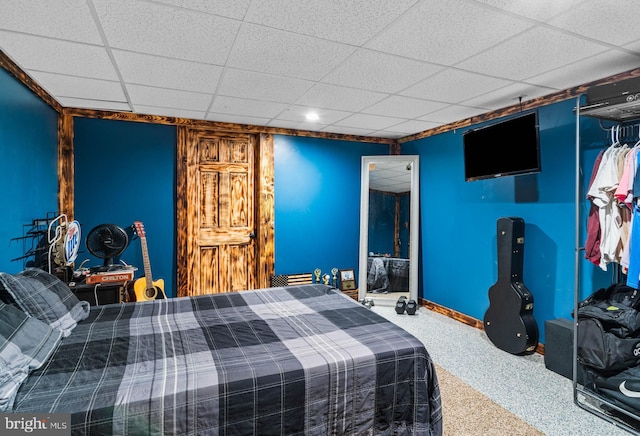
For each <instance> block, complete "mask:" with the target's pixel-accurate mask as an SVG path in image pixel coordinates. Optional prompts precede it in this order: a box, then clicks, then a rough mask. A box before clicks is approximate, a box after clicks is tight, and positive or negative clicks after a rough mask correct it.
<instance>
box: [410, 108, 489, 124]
mask: <svg viewBox="0 0 640 436" xmlns="http://www.w3.org/2000/svg"><path fill="white" fill-rule="evenodd" d="M487 109H488V108H486V107H470V106H461V105H455V106H447V107H446V108H444V109H440V110H437V111H435V112H431V113H430V114H427V115H425V116H423V117H420V118H419V120H422V121H431V122H433V123H442V120H450V119H456V120H464V119H465V118H469V117H475V116H476V115H480V114H483V113H484V112H487Z"/></svg>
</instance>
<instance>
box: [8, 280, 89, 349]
mask: <svg viewBox="0 0 640 436" xmlns="http://www.w3.org/2000/svg"><path fill="white" fill-rule="evenodd" d="M2 288H4V289H2ZM0 299H1V300H2V301H4V302H10V303H12V304H15V305H16V306H18V307H19V308H20V309H22V310H23V311H24V312H25V313H26V314H27V315H31V316H33V317H35V318H38V319H39V320H40V321H42V322H44V323H45V324H48V325H50V326H51V327H53V328H54V329H58V330H60V331H61V332H62V335H63V336H65V337H66V336H69V334H70V333H71V331H72V330H73V329H74V328H75V326H76V325H78V322H80V321H82V320H83V319H85V318H87V316H89V308H90V306H89V303H88V302H86V301H80V300H78V297H76V296H75V294H74V293H73V292H71V289H69V287H68V286H67V285H66V284H64V282H62V281H61V280H60V279H58V278H57V277H56V276H54V275H52V274H49V273H48V272H45V271H43V270H41V269H39V268H27V269H25V270H24V271H22V272H20V273H18V274H15V275H11V274H7V273H0Z"/></svg>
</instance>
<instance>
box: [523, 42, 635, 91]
mask: <svg viewBox="0 0 640 436" xmlns="http://www.w3.org/2000/svg"><path fill="white" fill-rule="evenodd" d="M637 67H638V57H637V56H634V55H631V54H628V53H626V52H621V51H620V50H617V49H611V50H608V51H606V52H603V53H600V54H597V55H595V56H592V57H590V58H587V59H583V60H581V61H578V62H573V63H571V64H569V65H565V66H563V67H560V68H557V69H555V70H551V71H548V72H546V73H542V74H539V75H537V76H534V77H529V78H527V79H526V80H527V82H529V83H532V84H536V85H540V86H546V87H548V88H553V89H557V90H562V89H567V88H570V87H572V86H574V83H575V80H576V77H582V78H583V80H584V81H585V82H591V81H594V80H598V79H600V78H602V77H608V76H612V75H614V74H617V73H619V72H620V71H627V70H631V69H633V68H637Z"/></svg>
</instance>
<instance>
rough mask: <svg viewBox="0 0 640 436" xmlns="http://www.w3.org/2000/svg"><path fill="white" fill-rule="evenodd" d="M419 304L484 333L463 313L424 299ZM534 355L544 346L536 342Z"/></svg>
mask: <svg viewBox="0 0 640 436" xmlns="http://www.w3.org/2000/svg"><path fill="white" fill-rule="evenodd" d="M419 302H420V305H421V306H422V307H424V308H426V309H428V310H430V311H432V312H436V313H439V314H440V315H444V316H446V317H447V318H451V319H454V320H456V321H458V322H461V323H463V324H466V325H468V326H471V327H474V328H477V329H479V330H482V331H484V323H483V322H482V321H480V320H478V319H475V318H473V317H471V316H469V315H465V314H464V313H461V312H458V311H456V310H453V309H449V308H448V307H444V306H441V305H439V304H437V303H434V302H433V301H429V300H425V299H424V298H420V299H419ZM536 353H539V354H544V344H541V343H539V342H538V345H537V346H536Z"/></svg>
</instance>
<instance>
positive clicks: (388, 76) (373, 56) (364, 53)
mask: <svg viewBox="0 0 640 436" xmlns="http://www.w3.org/2000/svg"><path fill="white" fill-rule="evenodd" d="M442 70H443V67H441V66H439V65H434V64H430V63H427V62H421V61H416V60H413V59H407V58H402V57H399V56H394V55H390V54H386V53H380V52H375V51H372V50H358V51H357V52H356V53H354V54H353V56H351V57H350V58H349V59H347V60H346V61H345V62H343V63H342V64H341V65H340V66H338V67H337V68H336V69H334V70H333V71H332V72H331V73H330V74H329V75H327V76H326V77H324V79H322V81H323V82H325V83H331V84H334V85H341V86H350V87H353V88H362V89H368V90H371V91H382V92H389V93H395V92H398V91H401V90H402V89H404V88H406V87H408V86H411V85H413V84H414V83H416V82H418V81H420V80H422V79H424V78H426V77H429V76H431V75H432V74H435V73H437V72H438V71H442Z"/></svg>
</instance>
